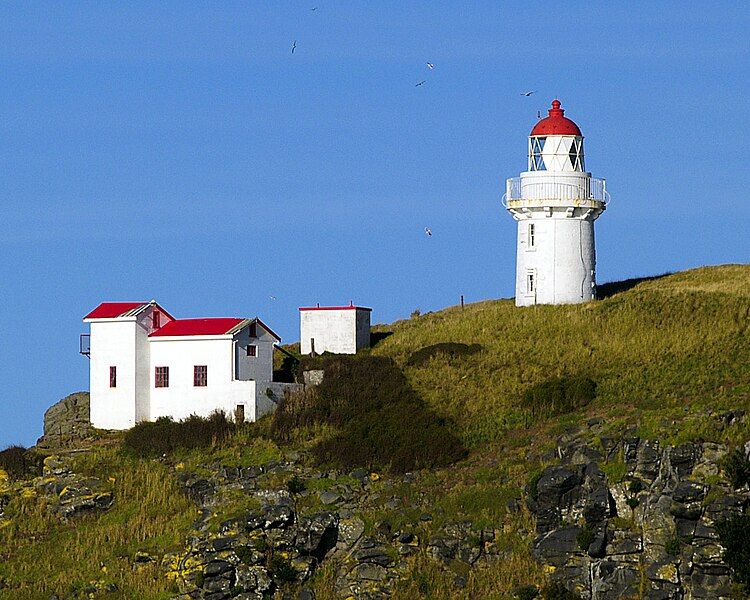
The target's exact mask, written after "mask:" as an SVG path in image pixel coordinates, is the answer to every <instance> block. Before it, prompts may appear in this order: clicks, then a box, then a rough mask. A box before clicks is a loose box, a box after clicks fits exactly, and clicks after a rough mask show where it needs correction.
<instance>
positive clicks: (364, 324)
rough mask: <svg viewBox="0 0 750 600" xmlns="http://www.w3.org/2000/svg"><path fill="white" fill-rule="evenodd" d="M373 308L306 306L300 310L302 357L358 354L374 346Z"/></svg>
mask: <svg viewBox="0 0 750 600" xmlns="http://www.w3.org/2000/svg"><path fill="white" fill-rule="evenodd" d="M371 313H372V309H371V308H365V307H364V306H354V304H353V303H351V302H350V303H349V306H320V304H318V305H317V306H306V307H301V308H300V309H299V317H300V319H299V322H300V352H301V353H302V354H312V353H316V354H322V353H323V352H331V353H333V354H356V353H357V351H358V350H361V349H362V348H367V347H369V346H370V315H371Z"/></svg>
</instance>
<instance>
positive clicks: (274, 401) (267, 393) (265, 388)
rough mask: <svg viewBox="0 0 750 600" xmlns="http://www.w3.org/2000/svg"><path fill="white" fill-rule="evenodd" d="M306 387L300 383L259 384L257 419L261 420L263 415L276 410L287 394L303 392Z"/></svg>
mask: <svg viewBox="0 0 750 600" xmlns="http://www.w3.org/2000/svg"><path fill="white" fill-rule="evenodd" d="M303 388H304V386H303V385H302V384H299V383H281V382H277V381H268V382H265V383H263V382H258V384H257V398H256V401H255V418H256V419H260V418H261V417H262V416H263V415H266V414H268V413H271V412H273V411H275V410H276V406H278V403H279V401H280V400H282V399H283V398H284V396H285V395H287V394H294V393H296V392H299V391H300V390H302V389H303Z"/></svg>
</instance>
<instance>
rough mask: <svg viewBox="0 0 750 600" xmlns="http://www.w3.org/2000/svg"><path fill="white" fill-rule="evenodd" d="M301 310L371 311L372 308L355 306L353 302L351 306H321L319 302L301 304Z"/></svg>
mask: <svg viewBox="0 0 750 600" xmlns="http://www.w3.org/2000/svg"><path fill="white" fill-rule="evenodd" d="M299 309H300V310H369V311H371V310H372V309H371V308H367V307H366V306H354V305H353V304H350V305H349V306H321V305H320V304H318V305H317V306H300V307H299Z"/></svg>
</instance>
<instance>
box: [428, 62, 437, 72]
mask: <svg viewBox="0 0 750 600" xmlns="http://www.w3.org/2000/svg"><path fill="white" fill-rule="evenodd" d="M427 68H428V69H430V70H432V69H434V68H435V65H433V64H432V63H427Z"/></svg>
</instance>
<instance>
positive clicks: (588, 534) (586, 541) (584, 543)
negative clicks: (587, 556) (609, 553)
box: [576, 525, 594, 552]
mask: <svg viewBox="0 0 750 600" xmlns="http://www.w3.org/2000/svg"><path fill="white" fill-rule="evenodd" d="M576 541H577V542H578V547H579V548H580V549H581V550H583V551H584V552H586V551H587V550H588V549H589V546H590V545H591V544H592V543H593V541H594V530H593V529H592V528H591V526H590V525H586V526H585V527H583V528H582V529H581V530H580V531H579V532H578V535H577V536H576Z"/></svg>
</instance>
